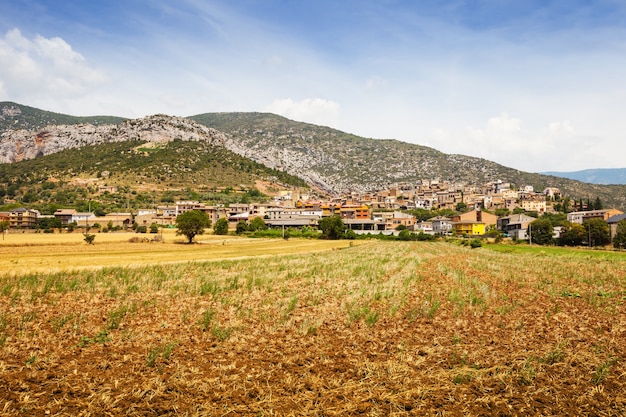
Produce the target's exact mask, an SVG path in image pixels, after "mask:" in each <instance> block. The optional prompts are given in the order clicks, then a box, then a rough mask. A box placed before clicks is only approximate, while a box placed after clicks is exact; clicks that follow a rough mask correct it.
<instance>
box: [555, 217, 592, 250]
mask: <svg viewBox="0 0 626 417" xmlns="http://www.w3.org/2000/svg"><path fill="white" fill-rule="evenodd" d="M586 235H587V232H585V228H584V227H583V225H582V224H578V223H571V222H566V223H565V224H563V230H562V231H561V237H560V238H559V244H560V245H563V246H580V245H582V244H583V242H584V241H585V236H586Z"/></svg>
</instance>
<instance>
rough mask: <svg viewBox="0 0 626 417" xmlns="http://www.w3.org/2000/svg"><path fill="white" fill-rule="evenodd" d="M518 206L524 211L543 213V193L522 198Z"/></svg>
mask: <svg viewBox="0 0 626 417" xmlns="http://www.w3.org/2000/svg"><path fill="white" fill-rule="evenodd" d="M520 207H521V208H523V209H524V211H535V212H537V213H545V212H546V207H547V204H546V200H545V197H544V196H543V195H541V194H540V195H539V196H532V197H530V198H523V199H521V200H520Z"/></svg>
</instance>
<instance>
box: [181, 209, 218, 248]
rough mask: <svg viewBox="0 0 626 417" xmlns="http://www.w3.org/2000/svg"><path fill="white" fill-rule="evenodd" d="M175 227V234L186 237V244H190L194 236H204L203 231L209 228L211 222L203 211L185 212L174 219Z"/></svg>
mask: <svg viewBox="0 0 626 417" xmlns="http://www.w3.org/2000/svg"><path fill="white" fill-rule="evenodd" d="M176 227H177V229H178V230H177V231H176V234H177V235H184V236H186V237H187V239H188V242H187V243H192V242H193V239H194V237H196V235H201V234H204V229H205V228H207V227H211V220H210V219H209V216H207V214H206V213H205V212H203V211H200V210H192V211H186V212H184V213H182V214H179V215H178V217H176Z"/></svg>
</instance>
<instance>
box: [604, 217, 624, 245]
mask: <svg viewBox="0 0 626 417" xmlns="http://www.w3.org/2000/svg"><path fill="white" fill-rule="evenodd" d="M623 220H626V214H616V215H614V216H611V217H609V218H608V219H607V221H606V222H607V223H608V225H609V230H610V232H611V240H613V238H615V235H616V234H617V225H618V223H619V222H621V221H623Z"/></svg>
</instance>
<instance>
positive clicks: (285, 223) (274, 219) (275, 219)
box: [265, 208, 323, 227]
mask: <svg viewBox="0 0 626 417" xmlns="http://www.w3.org/2000/svg"><path fill="white" fill-rule="evenodd" d="M322 212H323V210H321V209H320V210H311V209H300V208H270V209H268V210H267V211H266V212H265V217H266V219H265V224H266V225H267V226H269V227H305V226H316V225H317V221H318V220H319V219H321V218H322Z"/></svg>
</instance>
